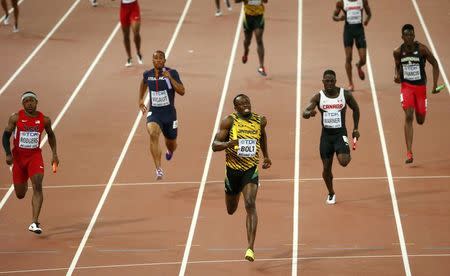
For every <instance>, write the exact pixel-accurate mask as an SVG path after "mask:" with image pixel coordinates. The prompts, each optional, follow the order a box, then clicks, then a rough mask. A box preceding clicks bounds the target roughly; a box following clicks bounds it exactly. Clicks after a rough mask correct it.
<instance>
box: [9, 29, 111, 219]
mask: <svg viewBox="0 0 450 276" xmlns="http://www.w3.org/2000/svg"><path fill="white" fill-rule="evenodd" d="M119 28H120V23H117V25H116V27H115V28H114V30H113V31H112V33H111V35H110V36H109V37H108V39H107V40H106V42H105V44H104V45H103V47H102V49H101V50H100V52H99V53H98V54H97V56H96V57H95V59H94V61H93V62H92V64H91V66H89V68H88V70H87V71H86V73H85V74H84V76H83V77H82V78H81V80H80V82H79V83H78V86H77V87H76V88H75V90H74V91H73V92H72V95H71V96H70V98H69V100H67V102H66V104H65V105H64V107H63V108H62V110H61V112H60V113H59V114H58V116H57V117H56V119H55V121H54V122H53V123H52V128H53V130H54V129H56V127H57V126H58V124H59V122H60V121H61V119H62V117H63V116H64V114H65V113H66V111H67V110H68V109H69V107H70V105H71V104H72V102H73V101H74V99H75V97H76V96H77V95H78V93H79V92H80V90H81V88H82V87H83V85H84V83H85V82H86V80H87V79H88V77H89V75H90V74H91V73H92V71H93V70H94V67H95V66H96V65H97V63H98V61H99V60H100V58H101V57H102V56H103V54H104V53H105V51H106V48H107V47H108V46H109V44H110V43H111V41H112V39H113V37H114V36H115V35H116V33H117V31H118V30H119ZM47 140H48V137H47V134H45V136H44V138H43V139H42V141H41V144H40V147H41V148H42V147H43V146H44V145H45V143H46V142H47ZM13 190H14V185H12V184H11V186H10V187H9V190H8V192H7V193H6V194H5V195H4V197H3V198H2V200H1V202H0V210H1V209H2V208H3V206H4V205H5V203H6V201H7V200H8V198H9V196H10V195H11V194H12V192H13Z"/></svg>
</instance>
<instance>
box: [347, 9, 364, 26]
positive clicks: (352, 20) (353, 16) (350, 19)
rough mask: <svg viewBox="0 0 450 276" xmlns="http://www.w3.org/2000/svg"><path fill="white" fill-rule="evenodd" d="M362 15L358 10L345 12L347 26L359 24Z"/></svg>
mask: <svg viewBox="0 0 450 276" xmlns="http://www.w3.org/2000/svg"><path fill="white" fill-rule="evenodd" d="M361 22H362V13H361V10H360V9H354V10H353V9H352V10H348V11H347V23H348V24H361Z"/></svg>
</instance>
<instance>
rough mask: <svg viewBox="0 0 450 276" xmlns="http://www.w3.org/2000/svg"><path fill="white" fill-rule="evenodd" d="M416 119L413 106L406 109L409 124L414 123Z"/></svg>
mask: <svg viewBox="0 0 450 276" xmlns="http://www.w3.org/2000/svg"><path fill="white" fill-rule="evenodd" d="M413 120H414V110H413V109H412V108H408V109H406V110H405V122H406V123H408V124H412V122H413Z"/></svg>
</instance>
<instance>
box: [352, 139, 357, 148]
mask: <svg viewBox="0 0 450 276" xmlns="http://www.w3.org/2000/svg"><path fill="white" fill-rule="evenodd" d="M356 142H358V139H356V137H353V145H352V149H353V150H356Z"/></svg>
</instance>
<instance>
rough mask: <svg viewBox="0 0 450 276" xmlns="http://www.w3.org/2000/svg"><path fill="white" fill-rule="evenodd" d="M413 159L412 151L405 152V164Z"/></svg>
mask: <svg viewBox="0 0 450 276" xmlns="http://www.w3.org/2000/svg"><path fill="white" fill-rule="evenodd" d="M413 161H414V158H413V154H412V152H408V153H406V160H405V164H411V163H412V162H413Z"/></svg>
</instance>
